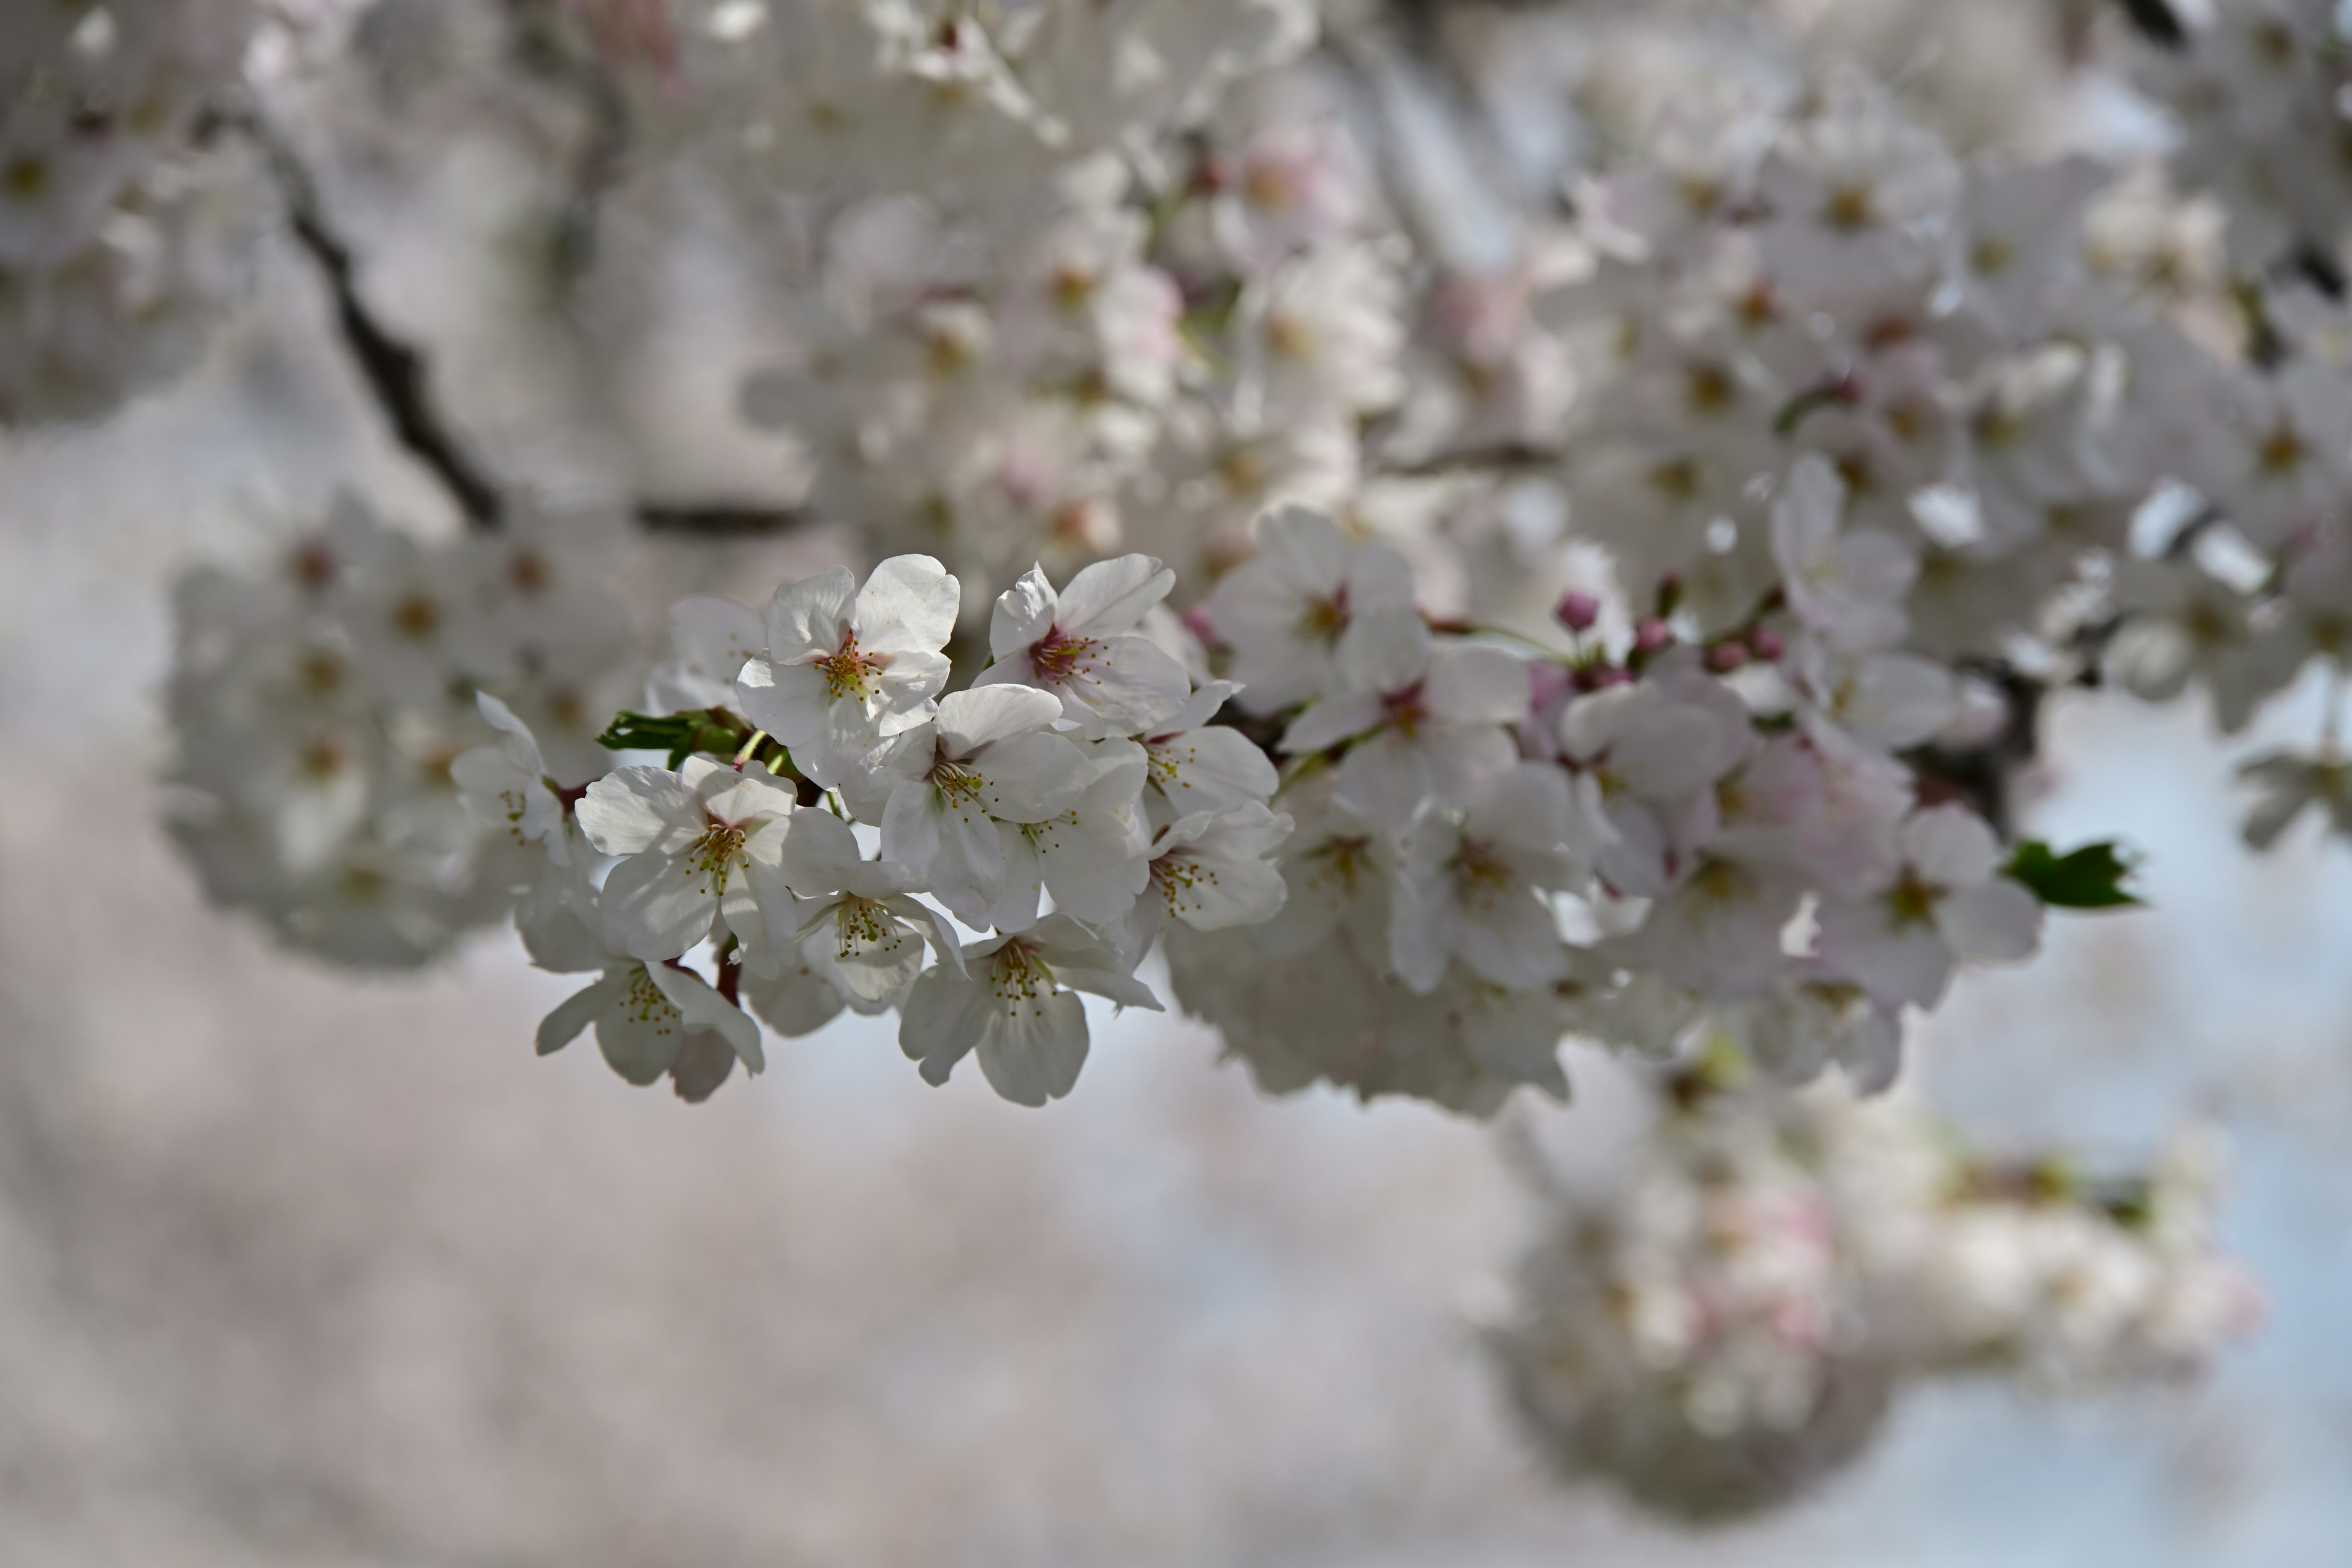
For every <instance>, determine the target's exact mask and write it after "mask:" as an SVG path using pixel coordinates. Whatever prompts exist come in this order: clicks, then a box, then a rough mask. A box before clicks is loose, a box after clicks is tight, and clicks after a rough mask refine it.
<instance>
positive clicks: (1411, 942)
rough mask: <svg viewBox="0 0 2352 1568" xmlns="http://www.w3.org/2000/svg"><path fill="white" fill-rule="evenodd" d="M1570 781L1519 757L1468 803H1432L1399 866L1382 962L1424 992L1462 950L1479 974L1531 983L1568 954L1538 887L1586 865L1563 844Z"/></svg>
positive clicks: (1566, 884) (1495, 980) (1573, 875)
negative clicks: (1386, 958) (1385, 960)
mask: <svg viewBox="0 0 2352 1568" xmlns="http://www.w3.org/2000/svg"><path fill="white" fill-rule="evenodd" d="M1569 836H1570V803H1569V789H1568V780H1567V779H1566V778H1565V777H1564V776H1562V774H1561V773H1560V772H1559V769H1557V768H1553V767H1548V766H1545V765H1544V764H1542V763H1519V764H1517V766H1514V767H1511V768H1508V769H1506V770H1505V771H1503V772H1501V773H1496V774H1495V775H1494V776H1493V777H1492V778H1490V779H1488V780H1486V782H1485V783H1484V784H1482V785H1481V786H1480V788H1479V792H1478V794H1477V795H1476V797H1475V799H1474V800H1473V801H1472V803H1471V804H1470V805H1469V806H1468V807H1467V808H1466V809H1463V808H1457V807H1453V806H1448V805H1443V804H1442V803H1439V802H1434V801H1433V802H1431V803H1430V804H1429V805H1426V806H1424V807H1423V808H1422V812H1421V815H1420V816H1417V817H1415V818H1414V819H1413V824H1412V831H1411V832H1410V833H1409V834H1407V836H1406V838H1405V845H1404V852H1403V855H1402V858H1401V864H1400V865H1399V867H1398V876H1397V892H1396V901H1395V903H1394V904H1393V906H1392V909H1393V910H1394V914H1393V919H1392V921H1391V926H1390V930H1389V963H1390V964H1391V966H1392V967H1393V968H1394V969H1395V970H1396V973H1397V978H1399V979H1400V980H1402V981H1403V982H1404V983H1405V984H1407V985H1409V986H1411V987H1412V989H1413V990H1415V991H1418V992H1420V993H1422V994H1423V995H1426V994H1429V993H1430V992H1432V991H1434V990H1436V989H1437V984H1438V982H1439V981H1441V980H1443V979H1444V978H1445V971H1446V966H1447V965H1448V964H1449V963H1451V962H1452V961H1453V960H1454V959H1456V958H1459V959H1460V960H1461V961H1462V962H1463V963H1464V964H1465V965H1466V966H1467V967H1468V968H1469V969H1470V970H1471V971H1472V972H1473V973H1475V974H1477V975H1478V977H1479V978H1481V979H1482V980H1485V981H1486V982H1488V983H1489V984H1495V985H1500V986H1502V987H1504V988H1505V989H1506V990H1510V991H1534V990H1538V989H1540V988H1541V987H1543V986H1546V985H1548V984H1550V983H1551V982H1552V981H1554V980H1556V979H1558V978H1559V976H1560V975H1561V974H1563V973H1566V971H1567V968H1568V956H1567V953H1566V951H1565V950H1564V948H1563V947H1562V945H1561V942H1560V939H1559V931H1558V928H1556V927H1555V926H1554V925H1553V923H1552V916H1551V908H1550V906H1549V904H1547V903H1546V902H1545V901H1544V900H1543V898H1542V896H1541V894H1540V893H1539V891H1538V889H1570V888H1573V887H1575V886H1577V885H1578V884H1579V883H1580V881H1582V880H1583V879H1584V877H1585V876H1586V874H1587V871H1586V867H1585V865H1584V864H1583V863H1582V862H1581V859H1580V857H1578V856H1575V855H1572V854H1571V853H1570V850H1569V848H1568V842H1569Z"/></svg>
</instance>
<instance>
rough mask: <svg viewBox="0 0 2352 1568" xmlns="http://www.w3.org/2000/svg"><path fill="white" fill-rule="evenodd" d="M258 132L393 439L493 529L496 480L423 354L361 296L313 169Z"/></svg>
mask: <svg viewBox="0 0 2352 1568" xmlns="http://www.w3.org/2000/svg"><path fill="white" fill-rule="evenodd" d="M256 131H257V135H258V137H259V140H260V142H261V143H262V146H263V148H264V150H265V151H266V152H267V153H268V157H269V163H270V167H271V169H272V170H273V172H275V174H277V177H278V189H279V191H280V192H281V193H282V194H283V195H284V196H285V199H286V216H287V219H288V223H289V226H290V228H291V230H292V232H293V236H294V239H295V243H297V244H298V245H299V246H300V247H302V250H303V252H304V254H306V255H308V256H309V257H310V259H311V261H312V262H313V263H314V264H315V265H316V266H317V267H318V268H319V274H320V278H321V279H323V280H324V282H325V283H326V285H327V289H328V291H329V293H330V294H331V296H332V297H333V300H334V305H335V325H336V328H337V330H338V331H340V332H341V335H342V339H343V346H344V347H345V348H346V349H348V350H349V351H350V352H351V356H352V365H353V367H354V368H356V369H357V370H358V372H359V374H360V379H361V380H362V383H364V384H365V385H366V387H367V389H368V392H369V393H370V395H372V396H373V398H374V400H375V405H376V407H377V408H378V409H379V410H381V411H382V413H383V416H384V422H385V423H386V424H388V425H389V426H391V427H392V434H393V437H394V439H395V440H397V441H398V442H399V443H400V445H401V447H403V448H404V449H405V450H406V451H407V453H408V454H409V456H410V457H412V458H415V459H416V461H417V462H418V463H420V464H421V465H423V466H424V467H425V468H426V469H427V470H429V471H430V472H431V473H432V475H433V477H434V478H435V479H438V480H440V481H441V485H442V488H443V489H446V490H447V491H448V493H449V499H450V500H453V501H454V502H456V503H457V510H459V511H460V512H461V513H463V514H464V516H465V519H466V521H467V524H468V525H469V526H471V527H473V528H474V529H476V530H478V531H484V532H490V531H496V530H497V529H499V527H500V526H502V525H503V523H504V522H505V519H506V503H505V500H504V499H503V498H502V497H501V496H500V495H499V489H498V486H497V485H496V484H494V483H493V482H492V481H491V480H490V479H489V478H488V476H487V475H485V474H484V473H483V472H482V470H481V468H478V466H477V465H476V464H475V462H474V460H473V458H470V457H468V456H467V453H466V452H465V450H464V448H463V447H460V446H459V445H458V444H457V438H456V437H454V436H453V435H452V434H451V433H450V431H449V430H448V428H447V426H446V425H445V424H444V422H443V420H442V418H441V416H440V411H439V410H438V409H436V407H435V406H434V404H433V395H432V392H431V388H430V384H429V373H428V368H427V366H426V364H425V359H424V357H423V356H422V355H421V354H419V353H417V352H416V350H415V349H414V348H411V347H410V346H409V345H408V344H407V343H404V342H402V341H401V340H400V339H399V338H397V337H394V335H393V334H392V333H391V332H390V331H387V330H386V329H385V328H384V326H383V323H382V322H380V321H377V320H376V319H375V316H374V313H373V311H371V310H369V308H368V305H367V301H366V300H363V299H362V298H361V297H360V290H359V279H358V275H357V267H356V265H355V263H354V262H353V260H352V249H351V247H350V246H349V245H347V244H345V243H344V241H343V239H342V237H341V235H339V234H337V233H336V232H335V230H334V228H333V226H331V224H330V223H329V222H328V220H327V217H326V215H325V213H324V212H323V210H322V209H321V208H320V204H319V193H318V188H317V186H316V185H315V184H313V183H312V182H311V179H310V172H309V171H308V170H306V169H305V168H303V166H302V164H301V163H300V161H299V159H297V158H296V157H295V156H294V153H293V152H292V150H291V149H289V148H288V147H287V146H286V145H285V144H284V143H283V142H280V141H279V140H278V138H277V137H276V136H274V135H271V134H270V133H269V132H268V130H267V129H265V128H261V127H256Z"/></svg>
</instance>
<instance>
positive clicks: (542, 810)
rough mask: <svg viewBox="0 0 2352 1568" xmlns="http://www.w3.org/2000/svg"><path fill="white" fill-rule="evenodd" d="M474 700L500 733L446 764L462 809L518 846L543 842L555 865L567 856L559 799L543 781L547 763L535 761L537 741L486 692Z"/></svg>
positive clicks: (537, 758) (565, 862) (569, 855)
mask: <svg viewBox="0 0 2352 1568" xmlns="http://www.w3.org/2000/svg"><path fill="white" fill-rule="evenodd" d="M474 701H475V703H476V704H477V705H478V707H479V708H480V709H481V711H482V717H483V718H484V719H486V720H488V721H489V724H490V728H492V729H493V730H496V731H499V742H498V743H497V744H496V745H490V746H477V747H475V748H474V749H473V750H472V751H470V752H463V753H461V754H460V755H459V756H458V757H457V759H456V760H455V761H453V762H452V763H450V764H449V777H450V780H451V782H453V783H454V784H457V789H458V793H459V795H460V797H461V798H462V799H463V800H464V801H465V803H466V809H467V811H469V812H471V813H473V815H474V816H475V817H476V818H478V820H479V821H480V822H481V823H482V824H483V825H484V826H487V827H489V828H490V829H491V830H492V831H494V832H502V833H506V834H508V835H509V836H511V837H513V839H514V841H515V842H516V843H517V844H533V843H537V844H543V845H545V846H546V847H547V858H549V859H550V860H552V861H553V862H555V864H557V865H558V866H563V865H568V864H569V863H570V862H571V859H572V852H571V846H570V843H569V835H567V834H566V832H565V831H564V821H563V802H562V798H561V797H560V796H558V795H556V793H555V788H554V786H553V785H552V784H549V783H548V780H547V764H546V763H543V762H542V761H541V760H540V755H539V742H538V740H537V738H536V737H534V736H533V735H532V734H531V732H530V725H528V724H526V723H524V722H523V721H521V720H520V719H518V718H516V717H515V716H514V710H512V709H510V708H509V707H508V706H507V705H506V704H505V703H503V702H501V701H499V700H498V699H497V698H495V697H493V696H491V695H490V694H489V693H488V692H487V691H482V692H477V693H476V694H475V696H474Z"/></svg>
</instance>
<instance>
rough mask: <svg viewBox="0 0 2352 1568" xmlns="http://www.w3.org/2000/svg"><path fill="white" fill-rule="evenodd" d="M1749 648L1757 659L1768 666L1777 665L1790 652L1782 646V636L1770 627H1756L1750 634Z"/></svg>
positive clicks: (1750, 629) (1752, 628)
mask: <svg viewBox="0 0 2352 1568" xmlns="http://www.w3.org/2000/svg"><path fill="white" fill-rule="evenodd" d="M1748 647H1750V648H1751V649H1753V650H1754V651H1755V654H1756V657H1757V658H1760V659H1762V660H1764V661H1765V662H1766V663H1768V664H1771V663H1777V662H1779V660H1780V656H1781V655H1782V654H1783V653H1785V652H1787V651H1788V650H1787V649H1786V648H1784V647H1781V646H1780V633H1779V632H1776V631H1774V630H1773V629H1772V628H1771V627H1770V626H1754V627H1751V628H1749V630H1748Z"/></svg>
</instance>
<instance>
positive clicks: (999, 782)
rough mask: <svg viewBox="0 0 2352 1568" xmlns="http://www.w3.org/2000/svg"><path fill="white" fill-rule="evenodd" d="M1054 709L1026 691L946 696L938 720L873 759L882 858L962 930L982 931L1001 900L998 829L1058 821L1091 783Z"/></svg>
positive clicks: (1058, 705) (1041, 695)
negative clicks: (916, 882)
mask: <svg viewBox="0 0 2352 1568" xmlns="http://www.w3.org/2000/svg"><path fill="white" fill-rule="evenodd" d="M1061 716H1062V700H1061V699H1060V698H1058V697H1056V696H1055V695H1054V694H1053V693H1052V692H1050V691H1041V690H1039V689H1036V688H1035V687H1031V686H984V687H975V688H973V689H971V690H969V691H957V692H951V693H950V694H949V695H948V696H947V697H946V698H945V699H943V700H941V701H940V710H939V717H938V719H937V720H936V721H933V722H931V723H928V724H925V725H924V726H923V727H922V728H920V729H919V730H911V731H908V732H906V733H905V734H903V735H900V736H899V737H898V739H897V740H895V741H893V742H891V743H890V745H889V747H888V748H887V750H886V751H885V752H883V753H882V754H881V756H880V757H879V758H878V759H877V764H876V778H877V784H878V785H879V786H880V788H881V790H882V792H883V793H882V799H881V805H880V809H879V811H878V813H877V815H878V816H880V818H881V826H882V856H883V858H884V859H886V860H889V861H892V862H895V863H896V864H898V865H901V866H905V867H906V868H908V870H910V871H912V872H913V873H914V874H915V876H916V877H917V878H919V879H920V880H921V881H922V883H923V885H924V886H925V887H927V888H929V889H930V890H931V891H932V892H933V893H935V894H937V895H938V897H939V900H940V902H941V903H944V904H945V905H947V907H948V908H949V909H950V910H953V911H954V912H955V913H956V915H957V916H958V917H959V918H960V919H961V920H963V921H965V922H966V923H967V924H971V925H980V924H983V923H984V922H985V921H986V919H987V913H988V910H989V907H990V906H991V905H992V904H993V903H994V902H995V901H996V900H997V899H998V898H999V897H1001V896H1002V895H1003V891H1004V871H1005V866H1004V847H1003V840H1002V839H1001V837H999V835H998V832H997V824H999V823H1000V822H1008V823H1013V824H1023V823H1037V822H1044V821H1045V820H1047V819H1048V818H1050V817H1053V816H1058V815H1059V814H1061V813H1062V812H1065V811H1067V810H1068V809H1070V807H1071V806H1072V805H1075V804H1076V802H1077V800H1078V797H1079V796H1080V795H1083V794H1084V793H1085V791H1086V788H1087V784H1088V783H1089V782H1090V781H1091V779H1092V776H1093V770H1092V769H1090V768H1089V767H1088V766H1087V759H1086V756H1085V754H1084V753H1083V752H1080V751H1079V749H1078V747H1077V745H1076V742H1072V741H1070V740H1068V739H1066V738H1065V737H1063V736H1061V735H1058V734H1055V732H1054V731H1053V725H1054V724H1055V722H1056V721H1059V720H1060V718H1061Z"/></svg>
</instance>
